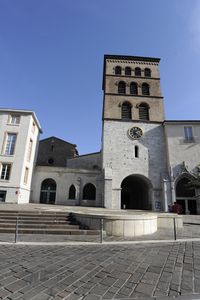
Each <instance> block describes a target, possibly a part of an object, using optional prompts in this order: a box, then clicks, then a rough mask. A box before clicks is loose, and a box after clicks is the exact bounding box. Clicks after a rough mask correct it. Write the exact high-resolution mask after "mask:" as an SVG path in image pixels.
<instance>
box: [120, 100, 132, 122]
mask: <svg viewBox="0 0 200 300" xmlns="http://www.w3.org/2000/svg"><path fill="white" fill-rule="evenodd" d="M121 117H122V119H126V120H131V119H132V116H131V104H130V103H129V102H124V103H123V104H122V109H121Z"/></svg>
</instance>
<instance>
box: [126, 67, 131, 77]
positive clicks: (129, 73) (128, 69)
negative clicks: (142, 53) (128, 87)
mask: <svg viewBox="0 0 200 300" xmlns="http://www.w3.org/2000/svg"><path fill="white" fill-rule="evenodd" d="M125 75H127V76H131V68H130V67H126V68H125Z"/></svg>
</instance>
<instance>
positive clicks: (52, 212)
mask: <svg viewBox="0 0 200 300" xmlns="http://www.w3.org/2000/svg"><path fill="white" fill-rule="evenodd" d="M1 214H6V215H14V214H20V215H55V214H56V215H70V213H69V212H64V211H18V210H13V211H11V210H0V215H1Z"/></svg>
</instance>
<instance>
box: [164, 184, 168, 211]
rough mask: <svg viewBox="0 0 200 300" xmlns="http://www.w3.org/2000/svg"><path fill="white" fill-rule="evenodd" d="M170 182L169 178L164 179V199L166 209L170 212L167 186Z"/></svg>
mask: <svg viewBox="0 0 200 300" xmlns="http://www.w3.org/2000/svg"><path fill="white" fill-rule="evenodd" d="M168 184H169V181H168V180H165V179H164V180H163V199H164V203H163V204H164V211H165V212H168V199H167V186H168Z"/></svg>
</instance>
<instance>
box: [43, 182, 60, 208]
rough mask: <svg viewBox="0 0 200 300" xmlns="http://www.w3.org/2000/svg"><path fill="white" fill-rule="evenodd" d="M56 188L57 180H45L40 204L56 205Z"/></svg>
mask: <svg viewBox="0 0 200 300" xmlns="http://www.w3.org/2000/svg"><path fill="white" fill-rule="evenodd" d="M56 187H57V185H56V182H55V180H53V179H51V178H47V179H45V180H43V181H42V184H41V191H40V203H46V204H55V200H56Z"/></svg>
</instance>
